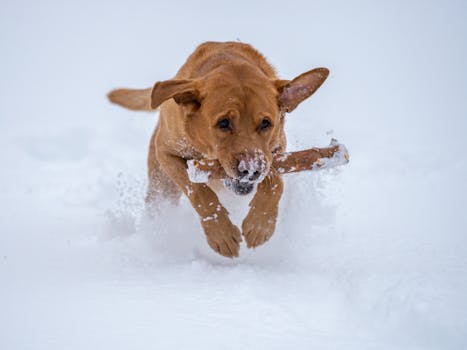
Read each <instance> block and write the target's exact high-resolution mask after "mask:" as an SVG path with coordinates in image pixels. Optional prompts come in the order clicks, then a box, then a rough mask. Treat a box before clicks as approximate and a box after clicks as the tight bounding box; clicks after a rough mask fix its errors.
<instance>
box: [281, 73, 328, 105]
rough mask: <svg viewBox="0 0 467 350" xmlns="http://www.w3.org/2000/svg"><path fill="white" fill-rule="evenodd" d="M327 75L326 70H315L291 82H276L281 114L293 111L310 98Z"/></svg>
mask: <svg viewBox="0 0 467 350" xmlns="http://www.w3.org/2000/svg"><path fill="white" fill-rule="evenodd" d="M328 75H329V70H328V69H327V68H315V69H313V70H310V71H308V72H306V73H303V74H301V75H299V76H298V77H296V78H295V79H293V80H276V82H275V83H276V87H277V89H278V91H279V98H278V103H279V108H280V110H281V111H282V112H291V111H293V110H294V109H295V108H296V107H297V106H298V105H299V104H300V102H302V101H303V100H305V99H306V98H308V97H310V96H311V95H312V94H313V93H314V92H315V91H316V90H318V88H319V87H320V86H321V84H323V83H324V81H325V80H326V78H327V77H328Z"/></svg>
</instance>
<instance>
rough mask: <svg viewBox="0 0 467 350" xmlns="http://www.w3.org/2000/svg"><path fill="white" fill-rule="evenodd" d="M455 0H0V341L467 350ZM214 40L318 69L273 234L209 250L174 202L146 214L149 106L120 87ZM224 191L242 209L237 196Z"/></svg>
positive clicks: (293, 69) (293, 134)
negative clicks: (321, 71) (340, 152)
mask: <svg viewBox="0 0 467 350" xmlns="http://www.w3.org/2000/svg"><path fill="white" fill-rule="evenodd" d="M466 14H467V5H466V3H465V2H462V1H445V2H441V1H437V2H436V1H386V2H382V1H381V2H375V1H368V2H363V1H356V2H348V1H303V2H295V1H282V2H279V1H268V2H253V1H251V2H250V1H236V2H221V1H196V2H195V1H193V2H190V3H188V2H182V1H164V2H162V1H149V0H147V1H131V2H130V1H127V2H122V1H102V2H97V1H75V2H69V1H12V0H6V1H5V0H4V1H2V4H1V11H0V166H1V171H0V199H1V201H0V348H1V349H98V348H99V349H187V348H191V349H198V348H199V349H219V348H222V349H260V348H266V349H284V348H292V349H312V348H316V349H465V348H466V347H467V334H466V332H467V331H466V330H467V301H466V299H467V297H466V296H467V277H466V276H467V254H466V243H467V238H466V226H467V222H466V216H467V215H466V209H465V201H466V199H465V198H466V195H467V191H466V188H467V186H466V179H467V164H466V156H467V154H466V153H467V152H466V146H467V142H466V138H465V133H466V131H467V102H466V100H467V69H466V62H467V49H466V43H467V24H466V23H467V21H466ZM207 40H217V41H227V40H233V41H235V40H241V41H243V42H248V43H251V44H253V45H254V46H255V47H256V48H257V49H258V50H260V51H261V52H262V53H264V55H265V56H266V57H267V58H268V59H269V61H270V62H271V63H272V64H273V65H274V66H275V67H276V68H277V70H278V72H279V75H280V76H281V78H284V79H290V78H293V77H294V76H296V75H298V74H300V73H302V72H304V71H306V70H309V69H311V68H314V67H318V66H325V67H328V68H329V69H330V70H331V75H330V77H329V79H328V80H327V81H326V83H325V84H324V85H323V86H322V87H321V89H320V90H319V91H318V92H317V93H316V94H315V95H314V96H313V97H312V98H310V99H309V100H307V101H306V102H304V103H303V104H302V105H301V106H300V107H299V108H298V109H297V110H296V111H294V112H293V113H292V114H291V115H289V116H288V122H287V125H286V128H287V133H288V139H289V149H291V150H294V149H303V148H306V147H311V146H324V145H326V144H327V143H328V142H329V139H330V138H331V137H336V138H338V139H339V141H341V142H343V143H345V144H346V145H347V147H348V148H349V150H350V153H351V163H350V164H349V165H348V166H346V167H343V168H341V169H339V170H334V171H329V172H321V173H307V174H299V175H289V176H287V177H286V193H285V195H284V197H283V200H282V202H281V215H280V219H279V224H278V228H277V230H276V233H275V235H274V237H273V238H272V239H271V241H270V242H268V243H267V244H266V245H264V246H263V247H260V248H258V249H256V250H255V251H249V250H248V249H246V248H245V247H242V250H241V257H240V258H239V259H236V260H229V259H224V258H222V257H218V256H216V255H215V254H214V253H213V252H211V251H210V249H209V247H208V246H207V244H206V243H205V240H204V237H203V233H202V231H201V228H200V225H199V223H198V220H197V218H196V217H195V215H194V213H193V211H192V209H191V208H190V207H189V205H188V204H187V201H186V200H183V201H182V203H181V205H180V206H179V207H177V208H172V207H168V206H165V207H163V208H162V210H161V212H162V214H161V213H159V214H158V216H157V217H156V221H155V222H150V221H148V220H146V219H145V218H144V215H143V214H142V207H143V196H144V190H145V185H146V174H145V171H146V163H145V162H146V154H147V147H148V141H149V137H150V134H151V132H152V130H153V128H154V125H155V123H156V120H157V113H152V114H149V113H136V112H129V111H126V110H123V109H119V108H117V107H115V106H113V105H110V104H109V103H108V102H107V100H106V98H105V94H106V93H107V92H108V91H109V90H111V89H112V88H115V87H121V86H127V87H149V86H151V85H152V84H153V83H154V82H155V81H158V80H165V79H169V78H171V77H172V76H173V75H174V74H175V72H176V70H177V69H178V68H179V67H180V65H181V64H183V62H184V60H185V59H186V57H187V56H188V55H189V54H190V53H191V52H192V51H193V50H194V48H195V47H196V45H198V44H199V43H201V42H203V41H207ZM224 201H226V202H227V203H229V205H230V206H231V212H232V216H233V218H234V220H237V222H239V220H241V216H242V215H243V214H244V212H245V210H246V205H247V200H246V202H245V201H244V203H234V202H235V201H234V200H232V199H230V198H225V199H224Z"/></svg>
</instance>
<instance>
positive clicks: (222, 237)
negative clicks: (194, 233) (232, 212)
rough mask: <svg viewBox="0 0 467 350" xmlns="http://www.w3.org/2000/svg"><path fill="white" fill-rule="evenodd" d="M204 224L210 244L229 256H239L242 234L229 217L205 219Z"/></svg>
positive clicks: (217, 250)
mask: <svg viewBox="0 0 467 350" xmlns="http://www.w3.org/2000/svg"><path fill="white" fill-rule="evenodd" d="M202 225H203V228H204V232H205V233H206V238H207V241H208V244H209V246H210V247H211V248H212V249H213V250H214V251H216V252H217V253H219V254H220V255H223V256H225V257H227V258H235V257H238V253H239V251H240V242H241V241H242V235H241V233H240V230H239V229H238V227H237V226H235V225H234V224H232V222H231V221H230V220H229V218H228V217H225V218H223V217H222V216H221V215H220V216H219V217H217V218H208V220H206V219H203V221H202Z"/></svg>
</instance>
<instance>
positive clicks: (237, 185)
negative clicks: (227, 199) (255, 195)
mask: <svg viewBox="0 0 467 350" xmlns="http://www.w3.org/2000/svg"><path fill="white" fill-rule="evenodd" d="M224 186H225V187H226V188H227V189H228V190H230V191H232V192H233V193H235V194H238V195H241V196H244V195H246V194H249V193H251V191H253V188H254V187H255V183H254V182H241V181H240V180H237V179H231V178H230V177H229V178H227V179H225V180H224Z"/></svg>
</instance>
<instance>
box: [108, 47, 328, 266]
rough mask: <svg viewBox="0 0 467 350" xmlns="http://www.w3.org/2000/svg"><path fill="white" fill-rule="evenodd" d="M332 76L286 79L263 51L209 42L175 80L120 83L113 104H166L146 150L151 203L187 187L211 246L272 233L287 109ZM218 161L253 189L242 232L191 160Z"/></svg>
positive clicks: (231, 252)
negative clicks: (192, 170) (137, 85)
mask: <svg viewBox="0 0 467 350" xmlns="http://www.w3.org/2000/svg"><path fill="white" fill-rule="evenodd" d="M328 75H329V70H328V69H326V68H315V69H313V70H310V71H307V72H305V73H303V74H301V75H299V76H298V77H296V78H294V79H292V80H281V79H279V78H278V77H277V75H276V72H275V70H274V68H273V67H272V66H271V65H270V64H269V63H268V62H267V61H266V59H265V57H264V56H263V55H262V54H261V53H259V52H258V51H257V50H256V49H254V48H253V47H252V46H251V45H249V44H245V43H240V42H205V43H203V44H201V45H199V46H198V47H197V48H196V49H195V51H194V52H193V53H192V54H191V55H190V56H189V57H188V59H187V61H186V62H185V64H184V65H183V66H182V67H181V68H180V70H179V71H178V73H177V74H176V75H175V77H174V78H173V79H170V80H165V81H160V82H157V83H156V84H155V85H154V86H153V87H151V88H147V89H117V90H113V91H111V92H110V93H109V94H108V98H109V100H110V101H111V102H113V103H116V104H118V105H120V106H123V107H125V108H128V109H130V110H136V111H151V110H155V109H157V108H159V109H160V116H159V122H158V124H157V126H156V128H155V130H154V133H153V135H152V137H151V141H150V146H149V155H148V177H149V182H148V190H147V196H146V203H147V204H151V203H157V201H159V200H161V199H162V198H165V199H169V200H172V201H175V202H176V201H178V199H179V198H180V196H181V193H184V194H185V195H186V196H187V197H188V199H189V201H190V203H191V205H192V206H193V209H194V210H195V211H196V212H197V213H198V215H199V218H200V222H201V225H202V227H203V229H204V232H205V234H206V238H207V242H208V244H209V246H210V247H211V248H212V249H214V250H215V251H216V252H218V253H219V254H221V255H223V256H225V257H229V258H233V257H238V254H239V249H240V242H241V241H242V235H243V237H244V239H245V241H246V244H247V247H248V248H255V247H257V246H259V245H261V244H263V243H264V242H266V241H267V240H268V239H269V238H270V237H271V236H272V235H273V233H274V230H275V226H276V221H277V216H278V208H279V201H280V198H281V195H282V192H283V189H284V185H283V182H282V179H281V176H280V174H279V173H278V172H277V171H276V170H275V169H273V168H272V167H271V163H272V157H273V155H274V154H275V153H281V152H284V151H285V147H286V137H285V133H284V122H285V114H286V113H289V112H292V111H293V110H294V109H295V108H296V107H297V106H298V104H299V103H301V102H302V101H303V100H305V99H306V98H308V97H309V96H311V95H312V94H313V93H314V92H315V91H316V90H317V89H318V88H319V87H320V86H321V84H323V82H324V81H325V80H326V78H327V77H328ZM188 159H217V160H218V161H219V162H220V164H221V165H222V167H223V168H224V170H225V172H226V173H227V175H228V178H227V179H226V180H225V185H226V187H227V188H228V189H230V190H231V191H233V192H234V193H236V194H238V195H245V194H248V193H250V192H251V191H253V189H254V188H255V187H256V193H255V194H254V196H253V199H252V200H251V202H250V204H249V205H250V209H249V212H248V214H247V216H246V217H245V219H244V220H243V223H242V227H241V229H242V231H241V232H240V230H239V228H238V227H237V226H235V225H234V224H233V223H232V222H231V221H230V219H229V213H228V212H227V210H226V209H225V208H224V207H223V206H222V204H221V203H220V202H219V199H218V197H217V195H216V192H215V189H214V187H213V186H212V185H210V184H209V183H208V184H204V183H192V182H190V180H189V177H188V174H187V165H186V160H188Z"/></svg>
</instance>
